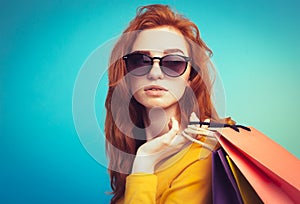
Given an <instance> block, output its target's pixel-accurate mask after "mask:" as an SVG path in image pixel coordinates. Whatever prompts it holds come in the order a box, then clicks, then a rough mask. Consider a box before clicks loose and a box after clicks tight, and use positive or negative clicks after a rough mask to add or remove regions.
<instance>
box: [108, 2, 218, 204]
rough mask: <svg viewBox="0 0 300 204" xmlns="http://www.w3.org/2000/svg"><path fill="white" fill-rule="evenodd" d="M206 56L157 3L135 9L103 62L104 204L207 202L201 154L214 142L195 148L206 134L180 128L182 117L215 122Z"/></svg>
mask: <svg viewBox="0 0 300 204" xmlns="http://www.w3.org/2000/svg"><path fill="white" fill-rule="evenodd" d="M211 55H212V52H211V50H210V49H209V48H208V47H207V46H206V44H205V43H204V42H203V41H202V39H201V38H200V34H199V30H198V28H197V26H196V25H195V24H194V23H192V22H191V21H189V20H188V19H186V18H185V17H183V16H182V15H179V14H176V13H175V12H173V11H172V10H171V9H170V8H169V7H168V6H165V5H149V6H144V7H141V8H139V10H138V12H137V15H136V17H135V18H134V19H133V20H132V21H131V22H130V25H129V27H128V28H127V29H126V30H125V31H124V33H123V35H122V37H121V38H120V40H119V41H118V42H117V44H116V45H115V47H114V49H113V51H112V55H111V60H110V67H109V90H108V94H107V98H106V109H107V116H106V122H105V133H106V139H107V141H106V147H107V155H108V158H109V173H110V178H111V187H112V190H113V192H112V193H113V198H112V200H111V203H126V204H127V203H184V202H188V203H211V154H209V153H210V151H207V149H212V148H213V147H214V145H215V143H213V142H212V143H211V146H209V145H205V144H204V143H203V142H205V139H204V138H205V137H202V136H207V135H209V134H210V133H211V132H210V131H208V130H207V129H206V128H205V127H202V128H198V129H199V130H201V131H200V132H198V133H201V134H200V135H196V134H192V133H193V132H189V131H188V129H186V127H187V125H188V122H189V119H188V118H189V116H191V117H190V120H199V119H198V117H197V116H199V118H200V120H201V121H203V120H205V119H212V120H218V116H217V113H216V111H215V108H214V107H213V104H212V101H211V96H210V91H211V87H212V79H211V77H210V75H209V72H208V69H209V68H212V65H211V63H210V61H209V57H210V56H211ZM193 112H195V113H196V114H195V113H193ZM184 130H185V131H184ZM189 133H190V134H189ZM199 138H200V139H199ZM196 139H199V140H196ZM190 140H191V141H196V143H193V144H191V142H189V141H190ZM197 141H199V142H197ZM201 141H202V143H201ZM198 143H200V144H203V145H199V144H198ZM206 143H207V142H206ZM204 147H206V148H204ZM201 154H203V155H202V156H201ZM204 154H205V155H204ZM130 155H133V156H130Z"/></svg>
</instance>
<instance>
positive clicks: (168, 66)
mask: <svg viewBox="0 0 300 204" xmlns="http://www.w3.org/2000/svg"><path fill="white" fill-rule="evenodd" d="M155 59H157V60H159V66H160V69H161V71H162V72H163V73H164V74H166V75H167V76H170V77H179V76H180V75H182V74H183V73H184V72H185V70H186V68H187V64H188V62H189V61H190V58H189V57H186V56H182V55H177V54H170V55H166V56H163V57H150V56H148V55H146V54H143V53H131V54H128V55H125V56H124V57H123V60H125V64H126V69H127V72H128V73H130V74H132V75H135V76H144V75H146V74H148V73H149V72H150V70H151V68H152V66H153V61H154V60H155Z"/></svg>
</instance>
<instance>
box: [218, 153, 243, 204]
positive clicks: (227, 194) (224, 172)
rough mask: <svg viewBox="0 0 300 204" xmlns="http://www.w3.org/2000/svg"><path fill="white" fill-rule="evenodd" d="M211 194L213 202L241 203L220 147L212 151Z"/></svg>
mask: <svg viewBox="0 0 300 204" xmlns="http://www.w3.org/2000/svg"><path fill="white" fill-rule="evenodd" d="M212 194H213V203H214V204H242V203H243V201H242V198H241V195H240V192H239V189H238V186H237V184H236V181H235V179H234V177H233V174H232V172H231V170H230V168H229V165H228V163H227V161H226V158H225V155H224V152H223V150H222V148H220V149H218V150H216V151H214V152H213V153H212Z"/></svg>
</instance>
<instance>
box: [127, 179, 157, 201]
mask: <svg viewBox="0 0 300 204" xmlns="http://www.w3.org/2000/svg"><path fill="white" fill-rule="evenodd" d="M156 189H157V176H156V175H154V174H144V173H138V174H131V175H129V176H127V178H126V188H125V195H124V203H126V204H135V203H138V204H140V203H143V204H152V203H153V204H155V203H156Z"/></svg>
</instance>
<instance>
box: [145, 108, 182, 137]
mask: <svg viewBox="0 0 300 204" xmlns="http://www.w3.org/2000/svg"><path fill="white" fill-rule="evenodd" d="M147 115H148V119H149V121H148V122H147V124H148V127H147V128H146V138H147V140H151V139H152V138H155V137H158V136H161V135H163V134H165V133H167V132H168V131H169V130H170V128H171V126H170V121H171V117H175V118H176V120H178V121H179V120H180V117H179V116H176V106H173V107H169V108H166V109H163V108H160V107H154V108H150V109H147ZM144 123H146V121H145V120H144Z"/></svg>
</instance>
